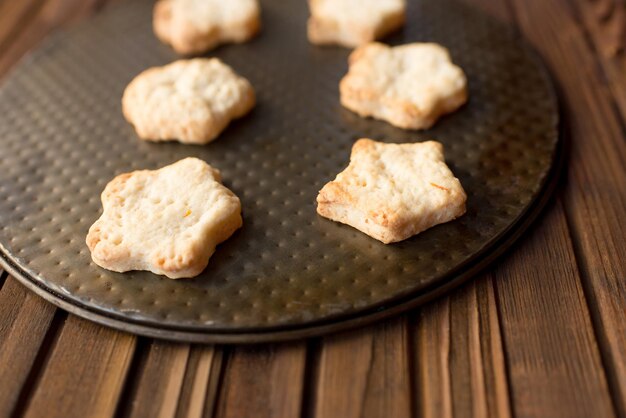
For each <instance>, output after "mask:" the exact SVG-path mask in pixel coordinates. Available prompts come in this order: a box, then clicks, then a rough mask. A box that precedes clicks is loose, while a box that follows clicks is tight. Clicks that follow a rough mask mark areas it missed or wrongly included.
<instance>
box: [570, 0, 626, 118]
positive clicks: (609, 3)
mask: <svg viewBox="0 0 626 418" xmlns="http://www.w3.org/2000/svg"><path fill="white" fill-rule="evenodd" d="M570 2H571V3H572V5H573V7H574V11H575V12H576V16H577V18H578V20H579V21H581V22H582V24H583V26H584V28H585V29H586V31H587V32H588V34H589V37H590V39H591V41H592V43H593V46H594V48H595V51H594V52H595V56H596V57H597V58H598V60H599V62H600V64H601V65H602V68H603V70H604V73H605V74H606V81H607V83H608V85H609V88H610V90H611V94H612V95H613V97H614V98H615V100H616V103H617V105H618V107H619V110H620V112H621V115H622V118H623V119H624V121H626V2H625V1H623V0H595V1H592V0H570Z"/></svg>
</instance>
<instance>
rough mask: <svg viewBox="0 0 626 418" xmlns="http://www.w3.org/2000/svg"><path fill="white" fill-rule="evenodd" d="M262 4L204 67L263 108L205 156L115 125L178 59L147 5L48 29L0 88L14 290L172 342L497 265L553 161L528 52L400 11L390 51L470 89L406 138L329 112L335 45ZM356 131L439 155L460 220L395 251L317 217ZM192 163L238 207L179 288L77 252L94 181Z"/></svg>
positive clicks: (354, 311)
mask: <svg viewBox="0 0 626 418" xmlns="http://www.w3.org/2000/svg"><path fill="white" fill-rule="evenodd" d="M262 5H263V25H264V28H263V31H262V34H261V36H260V37H259V38H257V39H255V40H254V41H252V42H250V43H248V44H245V45H236V46H226V47H221V48H219V49H218V50H216V51H214V52H213V53H211V54H210V55H211V56H217V57H220V58H221V59H223V60H224V61H225V62H226V63H228V64H230V65H232V66H233V67H234V68H235V69H236V70H237V71H238V72H239V73H241V74H242V75H244V76H245V77H247V78H248V79H249V80H250V81H251V82H252V84H253V85H254V86H255V89H256V91H257V95H258V106H257V107H256V109H255V110H254V111H253V112H252V114H250V115H249V116H247V117H245V118H244V119H242V120H240V121H238V122H236V123H234V124H233V125H231V127H230V128H228V129H227V130H226V131H225V132H224V134H223V135H222V136H221V137H220V138H219V139H218V140H217V141H216V142H214V143H212V144H209V145H207V146H185V145H181V144H174V143H172V144H152V143H146V142H143V141H140V140H138V139H137V138H136V136H135V134H134V131H133V129H132V128H131V127H130V126H129V125H128V124H127V123H126V122H125V121H124V119H123V117H122V114H121V104H120V98H121V96H122V92H123V90H124V87H125V86H126V85H127V83H128V82H129V81H130V80H131V79H132V78H133V77H134V76H135V75H136V74H137V73H139V72H140V71H142V70H144V69H145V68H147V67H149V66H153V65H163V64H166V63H168V62H171V61H172V60H174V59H176V56H175V55H174V54H173V53H172V52H171V51H170V49H169V48H168V47H166V46H163V45H161V44H159V43H158V41H157V40H156V39H155V38H154V36H153V35H152V31H151V7H152V2H151V1H147V0H137V1H133V2H127V3H125V4H123V5H120V6H117V7H115V8H113V9H111V10H108V11H105V12H104V13H103V14H102V15H100V16H99V17H97V18H96V19H94V20H93V21H91V22H88V24H85V25H83V26H80V27H78V28H77V29H75V30H73V31H71V32H69V33H64V34H59V35H58V36H56V37H55V38H54V39H52V40H51V41H50V42H48V43H47V45H46V46H44V47H43V48H42V49H40V50H39V51H37V52H36V53H35V54H33V55H31V56H30V58H29V59H27V60H26V61H25V62H23V63H22V65H21V66H20V67H19V68H18V69H17V70H16V71H14V73H13V75H12V76H11V77H10V78H9V80H8V81H7V82H6V83H5V84H4V86H3V87H2V88H1V90H0V149H2V157H1V158H0V246H1V249H2V251H3V252H4V262H5V263H6V264H10V265H11V268H12V269H13V271H14V272H17V273H18V275H20V276H21V279H22V280H24V281H29V283H30V284H31V285H37V286H38V288H39V289H40V293H43V292H47V293H49V294H50V295H51V298H52V299H55V300H56V301H57V302H58V303H62V304H63V306H65V307H66V308H67V307H68V306H74V307H76V309H77V310H78V311H82V312H84V313H85V316H88V317H91V318H92V319H94V318H95V319H98V318H100V321H101V322H107V320H105V319H106V318H108V323H110V324H112V325H114V326H118V327H123V324H124V323H128V324H133V325H132V326H134V327H135V328H132V327H131V328H129V329H131V330H134V331H139V332H142V329H141V327H147V328H152V329H158V330H161V331H160V333H159V335H160V336H162V337H170V338H181V339H185V338H188V337H186V336H185V334H184V333H185V332H195V333H197V334H199V335H202V334H204V335H208V336H210V335H211V334H212V333H222V334H228V333H233V334H237V333H240V334H242V335H243V334H244V333H262V332H268V331H275V330H289V329H292V330H293V329H298V328H302V327H311V326H314V325H315V324H322V323H324V324H329V323H332V322H334V321H342V320H347V319H350V318H353V319H354V318H358V317H359V315H363V314H365V313H367V312H376V311H380V310H382V309H388V308H390V307H393V306H394V304H395V303H397V302H398V301H406V300H407V299H410V298H411V297H413V296H419V295H420V294H422V295H423V294H425V293H426V292H432V290H433V289H435V288H437V287H441V288H445V287H446V285H447V284H449V283H452V281H453V280H454V278H455V277H459V275H460V274H461V273H462V272H463V271H464V270H467V269H468V268H469V267H470V266H472V265H476V263H478V262H479V261H480V260H481V259H484V258H485V257H486V256H488V254H490V253H493V252H494V251H498V243H499V242H501V241H502V239H503V238H504V237H505V236H506V234H507V233H509V232H510V231H511V230H512V228H514V227H515V226H516V225H518V224H519V222H520V221H521V220H522V219H523V216H524V215H525V214H526V213H527V211H528V210H529V208H531V206H532V204H533V202H535V201H536V200H537V198H538V197H540V195H541V194H542V189H543V188H544V186H545V184H546V182H547V180H548V178H549V177H550V170H551V167H552V166H553V164H554V161H555V156H556V154H557V148H558V143H559V138H558V106H557V101H556V97H555V95H554V91H553V88H552V86H551V83H550V80H549V77H548V76H547V73H546V72H545V70H544V69H543V67H542V66H541V64H540V63H539V62H538V60H537V58H536V57H535V55H534V54H533V53H531V52H529V50H528V49H527V48H526V47H524V46H522V45H520V44H519V42H518V40H516V39H515V37H514V35H512V34H511V33H509V32H507V31H506V30H504V29H503V28H502V27H501V26H500V25H499V24H497V23H495V22H492V21H491V20H490V19H487V18H485V17H483V16H482V15H480V14H478V13H477V12H475V11H473V10H471V9H469V8H466V7H465V6H463V5H461V4H457V3H456V2H452V1H451V0H445V1H442V0H422V1H414V2H410V6H409V17H408V22H407V25H406V28H405V29H404V31H403V32H401V33H399V34H397V35H395V36H393V37H392V38H389V39H387V41H388V42H389V43H392V44H399V43H404V42H409V41H435V42H439V43H441V44H443V45H445V46H446V47H448V48H449V49H450V51H451V54H452V57H453V60H454V61H455V62H456V63H458V64H459V65H460V66H462V67H463V69H464V70H465V71H466V73H467V75H468V78H469V86H470V102H469V103H468V105H466V106H465V107H464V108H462V109H461V110H460V111H459V112H457V113H455V114H454V115H451V116H449V117H446V118H444V119H442V120H441V121H440V122H439V123H438V124H437V125H436V126H435V127H434V128H433V129H431V130H430V131H427V132H423V133H415V132H407V131H402V130H399V129H396V128H393V127H391V126H389V125H387V124H385V123H384V122H378V121H374V120H365V119H361V118H359V117H358V116H356V115H354V114H352V113H350V112H349V111H347V110H344V109H342V108H341V106H340V105H339V102H338V82H339V80H340V79H341V77H342V76H343V75H344V74H345V72H346V70H347V57H348V54H349V50H347V49H343V48H332V47H331V48H319V47H315V46H312V45H309V43H308V41H307V39H306V29H305V23H306V18H307V8H306V4H305V2H304V1H287V2H286V1H282V0H266V1H262ZM360 137H370V138H373V139H377V140H384V141H387V142H412V141H422V140H425V139H430V138H433V139H437V140H439V141H441V142H443V143H444V145H445V147H446V158H447V161H448V163H449V165H450V166H451V168H452V170H453V172H454V173H455V174H456V175H457V176H458V177H459V178H460V180H461V182H462V184H463V186H464V187H465V190H466V191H467V193H468V196H469V200H468V212H467V214H466V215H465V216H464V217H462V218H461V219H459V220H457V221H455V222H452V223H448V224H445V225H441V226H438V227H435V228H433V229H431V230H428V231H426V232H424V233H422V234H420V235H418V236H417V237H414V238H412V239H409V240H407V241H405V242H402V243H399V244H395V245H390V246H385V245H383V244H380V243H378V242H377V241H375V240H373V239H370V238H368V237H367V236H365V235H363V234H361V233H359V232H358V231H356V230H354V229H352V228H350V227H347V226H344V225H340V224H336V223H333V222H330V221H327V220H325V219H322V218H320V217H318V216H317V215H316V213H315V197H316V195H317V191H318V190H319V189H320V188H321V187H322V185H323V184H324V183H325V182H327V181H328V180H330V179H332V178H334V176H335V175H336V174H337V173H338V172H339V171H341V170H342V169H343V168H344V167H345V166H346V165H347V162H348V157H349V154H350V148H351V146H352V144H353V142H354V141H355V140H356V139H358V138H360ZM187 156H196V157H199V158H202V159H204V160H205V161H207V162H208V163H210V164H211V165H213V166H215V167H217V168H219V169H220V170H221V171H222V174H223V177H224V179H225V184H226V185H227V186H228V187H230V188H231V189H232V190H233V191H234V192H235V193H236V194H237V195H239V197H240V198H241V200H242V204H243V211H244V228H243V229H241V230H240V231H239V232H238V233H236V234H235V235H234V236H233V237H232V238H231V239H230V240H229V241H227V242H226V243H225V244H223V245H221V246H220V247H218V251H217V252H216V253H215V255H214V256H213V258H212V259H211V261H210V263H209V267H208V268H207V270H206V271H205V272H204V273H203V274H202V275H201V276H199V277H197V278H195V279H191V280H179V281H172V280H169V279H166V278H164V277H160V276H155V275H153V274H151V273H146V272H131V273H126V274H118V273H112V272H109V271H106V270H103V269H100V268H99V267H97V266H96V265H94V264H93V263H92V262H91V260H90V256H89V251H88V250H87V248H86V246H85V244H84V239H85V235H86V233H87V230H88V228H89V226H90V225H91V224H92V223H93V222H94V221H95V220H96V219H97V218H98V216H99V214H100V210H101V207H100V193H101V191H102V189H103V188H104V186H105V184H106V183H107V182H108V181H109V180H110V179H112V178H113V177H114V176H115V175H117V174H119V173H123V172H128V171H132V170H136V169H144V168H148V169H155V168H158V167H162V166H164V165H166V164H170V163H172V162H175V161H177V160H179V159H181V158H184V157H187ZM79 313H80V312H79ZM103 318H105V319H103ZM167 330H170V331H171V333H170V334H168V331H167ZM197 339H200V340H202V339H203V338H202V337H200V338H197ZM205 339H206V340H210V339H211V338H210V337H207V338H205ZM257 339H258V338H257Z"/></svg>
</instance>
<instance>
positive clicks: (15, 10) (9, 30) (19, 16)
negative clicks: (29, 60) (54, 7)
mask: <svg viewBox="0 0 626 418" xmlns="http://www.w3.org/2000/svg"><path fill="white" fill-rule="evenodd" d="M44 2H45V0H21V1H5V2H3V3H0V52H2V51H3V50H4V49H5V48H6V45H7V44H9V43H12V42H13V39H14V38H15V36H16V34H17V33H18V32H19V31H20V30H21V29H22V28H23V27H25V26H26V25H28V23H29V20H30V18H31V17H32V15H33V14H34V13H36V12H37V10H38V9H39V8H40V7H41V5H42V4H43V3H44Z"/></svg>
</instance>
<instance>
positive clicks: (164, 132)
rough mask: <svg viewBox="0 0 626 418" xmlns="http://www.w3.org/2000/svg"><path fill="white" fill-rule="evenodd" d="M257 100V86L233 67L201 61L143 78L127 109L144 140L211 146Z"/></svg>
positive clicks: (129, 94)
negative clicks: (174, 141)
mask: <svg viewBox="0 0 626 418" xmlns="http://www.w3.org/2000/svg"><path fill="white" fill-rule="evenodd" d="M255 100H256V99H255V94H254V89H253V88H252V85H251V84H250V83H249V82H248V80H246V79H245V78H243V77H241V76H239V75H237V73H235V71H233V69H232V68H230V67H229V66H228V65H226V64H224V63H223V62H222V61H220V60H219V59H217V58H210V59H205V58H195V59H192V60H179V61H176V62H174V63H172V64H169V65H166V66H164V67H154V68H150V69H148V70H146V71H144V72H142V73H141V74H139V75H138V76H137V77H135V79H134V80H133V81H132V82H131V83H130V84H129V85H128V87H126V90H125V91H124V97H123V98H122V108H123V111H124V116H125V117H126V120H128V121H129V122H130V123H132V124H133V126H134V127H135V130H136V131H137V135H139V137H140V138H142V139H146V140H150V141H170V140H178V141H180V142H183V143H187V144H206V143H208V142H211V141H213V140H214V139H215V138H217V137H218V136H219V134H220V133H221V132H222V131H223V130H224V129H225V128H226V127H227V126H228V124H229V123H230V122H231V120H233V119H236V118H240V117H242V116H244V115H245V114H247V113H248V112H249V111H250V110H251V109H252V108H253V107H254V104H255Z"/></svg>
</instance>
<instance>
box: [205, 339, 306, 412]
mask: <svg viewBox="0 0 626 418" xmlns="http://www.w3.org/2000/svg"><path fill="white" fill-rule="evenodd" d="M305 362H306V345H305V343H303V342H298V343H292V344H280V345H271V346H250V347H247V346H244V347H236V348H234V349H233V351H232V353H231V355H230V356H229V358H228V361H227V364H226V368H225V371H224V377H223V383H222V387H221V392H220V395H219V400H218V404H217V408H216V414H215V415H216V416H217V417H220V418H231V417H232V418H239V417H244V416H250V415H251V414H252V415H253V416H254V417H255V418H282V417H299V416H300V408H301V405H302V396H303V388H304V370H305Z"/></svg>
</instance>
